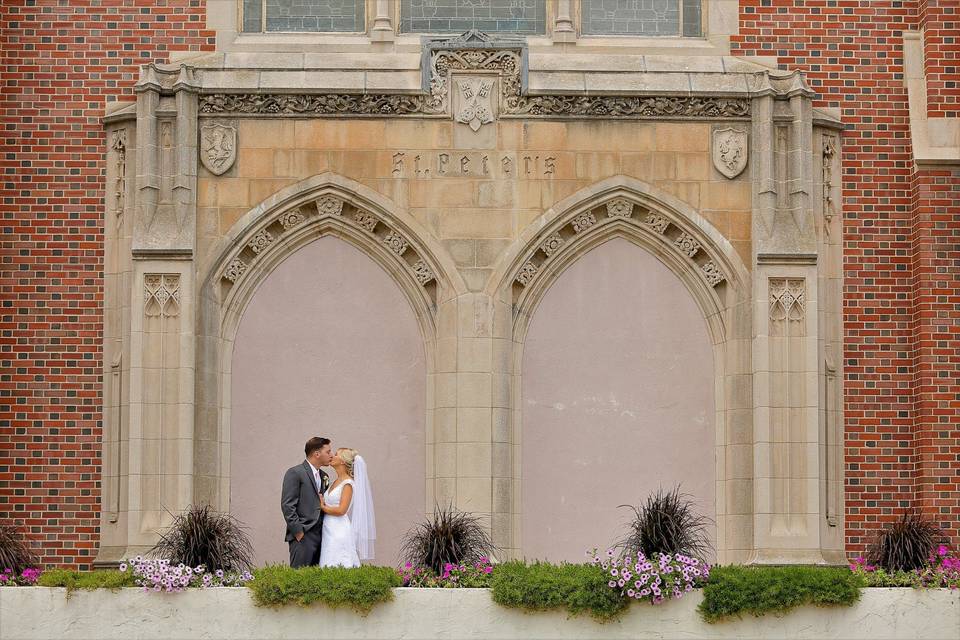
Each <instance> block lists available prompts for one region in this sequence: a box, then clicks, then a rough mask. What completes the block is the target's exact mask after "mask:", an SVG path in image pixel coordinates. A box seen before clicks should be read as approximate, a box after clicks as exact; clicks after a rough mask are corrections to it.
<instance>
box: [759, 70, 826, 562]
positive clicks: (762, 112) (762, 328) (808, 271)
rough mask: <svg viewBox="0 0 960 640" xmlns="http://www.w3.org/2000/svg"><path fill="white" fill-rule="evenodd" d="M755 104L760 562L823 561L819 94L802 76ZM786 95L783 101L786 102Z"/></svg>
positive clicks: (777, 83) (782, 82) (780, 82)
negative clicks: (814, 151) (815, 199)
mask: <svg viewBox="0 0 960 640" xmlns="http://www.w3.org/2000/svg"><path fill="white" fill-rule="evenodd" d="M771 85H772V86H770V87H769V89H768V90H767V91H764V92H761V95H760V96H759V97H757V98H755V99H754V105H753V106H754V122H753V157H752V159H751V162H752V163H753V171H754V176H753V180H754V194H753V195H754V205H753V206H754V226H753V257H754V266H753V270H754V273H753V279H754V282H753V296H754V311H753V327H754V329H753V332H754V338H753V371H754V374H753V406H754V414H753V418H754V456H753V458H754V459H753V469H754V473H753V476H754V486H753V495H754V527H753V529H754V532H753V533H754V543H753V548H754V550H753V554H752V557H751V561H753V562H756V563H797V562H801V563H820V562H823V556H822V554H821V545H820V522H819V518H820V514H821V511H822V508H821V504H820V491H819V475H820V460H819V456H820V428H819V415H818V414H819V411H818V407H819V385H818V369H819V361H818V356H817V341H818V335H819V330H818V329H819V328H818V318H819V314H818V279H817V244H816V230H815V228H814V226H813V220H812V208H811V196H812V186H813V185H812V180H811V170H812V166H811V165H812V156H811V151H810V147H811V145H812V131H813V129H812V126H813V125H812V107H811V102H810V98H811V92H810V91H809V89H807V88H806V86H805V85H804V84H803V80H802V77H800V76H799V74H793V75H791V76H788V77H785V78H781V79H775V80H772V82H771ZM784 98H785V100H784Z"/></svg>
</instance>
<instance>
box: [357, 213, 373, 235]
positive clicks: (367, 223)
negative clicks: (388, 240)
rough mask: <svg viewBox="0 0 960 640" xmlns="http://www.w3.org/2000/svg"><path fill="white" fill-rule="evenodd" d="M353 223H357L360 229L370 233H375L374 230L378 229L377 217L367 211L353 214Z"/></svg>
mask: <svg viewBox="0 0 960 640" xmlns="http://www.w3.org/2000/svg"><path fill="white" fill-rule="evenodd" d="M353 221H354V222H356V223H357V226H358V227H360V228H361V229H363V230H364V231H366V232H368V233H373V230H374V229H376V227H377V217H376V216H375V215H373V214H372V213H368V212H366V211H357V212H356V213H355V214H353Z"/></svg>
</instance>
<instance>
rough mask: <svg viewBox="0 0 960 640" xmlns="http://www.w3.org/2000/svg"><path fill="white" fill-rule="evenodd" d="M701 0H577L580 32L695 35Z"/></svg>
mask: <svg viewBox="0 0 960 640" xmlns="http://www.w3.org/2000/svg"><path fill="white" fill-rule="evenodd" d="M700 4H701V0H581V5H580V6H581V9H580V28H581V31H582V32H583V34H584V35H604V36H610V35H613V36H679V35H684V36H688V37H699V36H700V35H701V33H702V31H701V26H700V23H701V14H700Z"/></svg>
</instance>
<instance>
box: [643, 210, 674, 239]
mask: <svg viewBox="0 0 960 640" xmlns="http://www.w3.org/2000/svg"><path fill="white" fill-rule="evenodd" d="M643 224H645V225H647V226H648V227H650V228H651V229H653V230H654V231H656V232H657V233H660V234H663V233H664V232H665V231H666V230H667V227H668V226H670V220H669V219H667V218H666V217H664V216H662V215H660V214H659V213H652V212H651V213H648V214H647V217H646V218H644V220H643Z"/></svg>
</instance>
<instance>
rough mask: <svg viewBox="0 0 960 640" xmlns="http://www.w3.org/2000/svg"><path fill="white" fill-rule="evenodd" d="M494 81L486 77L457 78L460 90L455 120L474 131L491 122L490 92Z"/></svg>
mask: <svg viewBox="0 0 960 640" xmlns="http://www.w3.org/2000/svg"><path fill="white" fill-rule="evenodd" d="M493 85H494V81H493V80H492V79H487V78H463V79H460V80H457V89H459V90H460V108H459V109H458V110H457V114H456V116H455V118H454V119H455V120H456V121H457V122H460V123H462V124H465V125H467V126H469V127H470V128H471V129H473V130H474V131H479V130H480V127H481V126H483V125H485V124H490V123H491V122H493V104H492V102H491V98H492V96H491V92H492V90H493Z"/></svg>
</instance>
